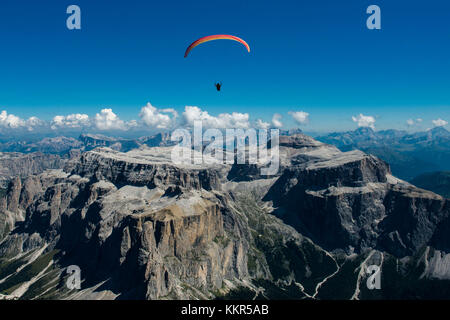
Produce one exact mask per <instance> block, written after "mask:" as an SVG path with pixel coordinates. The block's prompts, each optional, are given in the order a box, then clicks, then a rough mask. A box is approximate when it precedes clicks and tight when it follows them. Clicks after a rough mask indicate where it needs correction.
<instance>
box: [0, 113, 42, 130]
mask: <svg viewBox="0 0 450 320" xmlns="http://www.w3.org/2000/svg"><path fill="white" fill-rule="evenodd" d="M43 125H45V122H44V121H42V120H40V119H39V118H37V117H34V116H33V117H30V118H28V120H24V119H22V118H20V117H18V116H16V115H14V114H8V112H7V111H6V110H3V111H2V112H1V113H0V127H3V128H9V129H27V130H28V131H33V130H34V128H35V127H37V126H43Z"/></svg>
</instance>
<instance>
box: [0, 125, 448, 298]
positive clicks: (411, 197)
mask: <svg viewBox="0 0 450 320" xmlns="http://www.w3.org/2000/svg"><path fill="white" fill-rule="evenodd" d="M171 151H172V147H152V148H150V147H147V146H141V147H140V148H139V149H134V150H131V151H129V152H126V153H124V152H120V151H117V150H113V149H111V148H97V149H94V150H92V151H88V152H84V153H83V154H82V155H81V156H80V157H77V158H73V159H72V160H70V161H68V163H67V164H66V166H65V167H64V169H61V170H50V171H46V172H44V173H42V174H39V175H33V176H30V177H27V178H26V179H20V178H15V179H14V180H13V181H12V183H11V185H10V187H9V189H8V192H7V195H6V196H5V197H4V198H3V199H2V200H1V201H0V226H3V229H0V230H1V232H0V257H1V258H0V293H1V294H2V296H1V297H3V298H6V299H16V298H17V299H63V298H64V299H191V298H195V299H228V298H234V299H236V298H241V299H277V298H282V299H380V298H385V299H400V298H401V299H405V298H406V299H408V298H409V299H415V298H448V297H449V293H450V268H449V265H450V264H449V261H450V255H449V252H450V233H449V231H450V203H449V200H446V199H444V198H442V197H441V196H439V195H436V194H434V193H432V192H429V191H425V190H422V189H418V188H417V187H415V186H413V185H411V184H409V183H407V182H404V181H402V180H399V179H397V178H395V177H393V176H392V175H391V172H390V168H389V166H388V165H387V164H386V163H385V162H383V161H382V160H379V159H378V158H376V157H374V156H372V155H367V154H365V153H363V152H361V151H349V152H342V151H340V150H339V149H337V148H336V147H334V146H331V145H327V144H323V143H321V142H318V141H316V140H314V139H312V138H310V137H308V136H306V135H303V134H297V135H294V136H281V137H280V158H281V159H280V160H281V166H280V167H281V168H280V171H279V173H278V175H275V176H268V177H267V176H261V175H259V174H255V172H256V173H257V171H255V165H237V164H234V165H228V164H221V163H217V162H208V164H202V165H194V164H175V163H173V162H172V161H171V160H170V154H171ZM256 169H260V167H259V166H256ZM238 176H239V177H240V179H236V177H238ZM71 265H77V266H79V267H80V269H81V276H82V285H81V289H80V290H76V289H73V290H70V289H68V288H67V287H66V285H65V283H66V280H67V278H68V274H67V268H68V267H69V266H71ZM369 265H377V266H379V267H380V269H381V289H380V290H368V289H367V287H366V280H367V278H368V274H366V272H365V271H366V267H367V266H369Z"/></svg>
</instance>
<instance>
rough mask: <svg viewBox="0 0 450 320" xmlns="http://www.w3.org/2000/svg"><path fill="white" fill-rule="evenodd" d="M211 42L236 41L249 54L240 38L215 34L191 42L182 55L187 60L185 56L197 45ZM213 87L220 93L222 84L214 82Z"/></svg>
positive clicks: (248, 49)
mask: <svg viewBox="0 0 450 320" xmlns="http://www.w3.org/2000/svg"><path fill="white" fill-rule="evenodd" d="M213 40H233V41H237V42H239V43H241V44H242V45H244V46H245V48H246V49H247V51H248V52H250V46H249V45H248V43H247V42H245V41H244V40H242V39H241V38H238V37H235V36H232V35H228V34H216V35H212V36H207V37H203V38H200V39H198V40H196V41H194V42H192V43H191V45H190V46H189V47H188V48H187V49H186V52H185V53H184V57H185V58H187V56H188V55H189V53H190V52H191V50H192V49H194V48H195V47H196V46H198V45H200V44H202V43H205V42H209V41H213ZM214 86H215V87H216V89H217V91H220V89H221V88H222V83H221V82H216V83H215V84H214Z"/></svg>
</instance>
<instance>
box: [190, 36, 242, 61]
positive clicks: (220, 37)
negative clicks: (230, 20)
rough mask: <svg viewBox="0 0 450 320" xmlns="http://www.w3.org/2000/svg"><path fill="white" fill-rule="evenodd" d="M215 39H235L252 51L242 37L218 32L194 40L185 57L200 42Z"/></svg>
mask: <svg viewBox="0 0 450 320" xmlns="http://www.w3.org/2000/svg"><path fill="white" fill-rule="evenodd" d="M213 40H233V41H237V42H240V43H242V44H243V45H244V46H245V47H246V48H247V51H248V52H250V47H249V45H248V44H247V42H245V41H244V40H242V39H241V38H238V37H235V36H231V35H228V34H216V35H212V36H207V37H203V38H200V39H198V40H196V41H194V42H193V43H192V44H191V45H190V46H189V47H188V48H187V49H186V52H185V53H184V57H185V58H186V57H187V56H188V54H189V52H191V50H192V49H194V48H195V47H196V46H198V45H199V44H202V43H205V42H208V41H213Z"/></svg>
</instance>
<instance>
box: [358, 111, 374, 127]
mask: <svg viewBox="0 0 450 320" xmlns="http://www.w3.org/2000/svg"><path fill="white" fill-rule="evenodd" d="M352 120H353V122H356V123H357V124H358V127H369V128H372V129H375V121H376V120H375V118H374V117H372V116H365V115H363V114H362V113H360V114H359V115H358V116H357V117H355V116H353V117H352Z"/></svg>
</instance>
